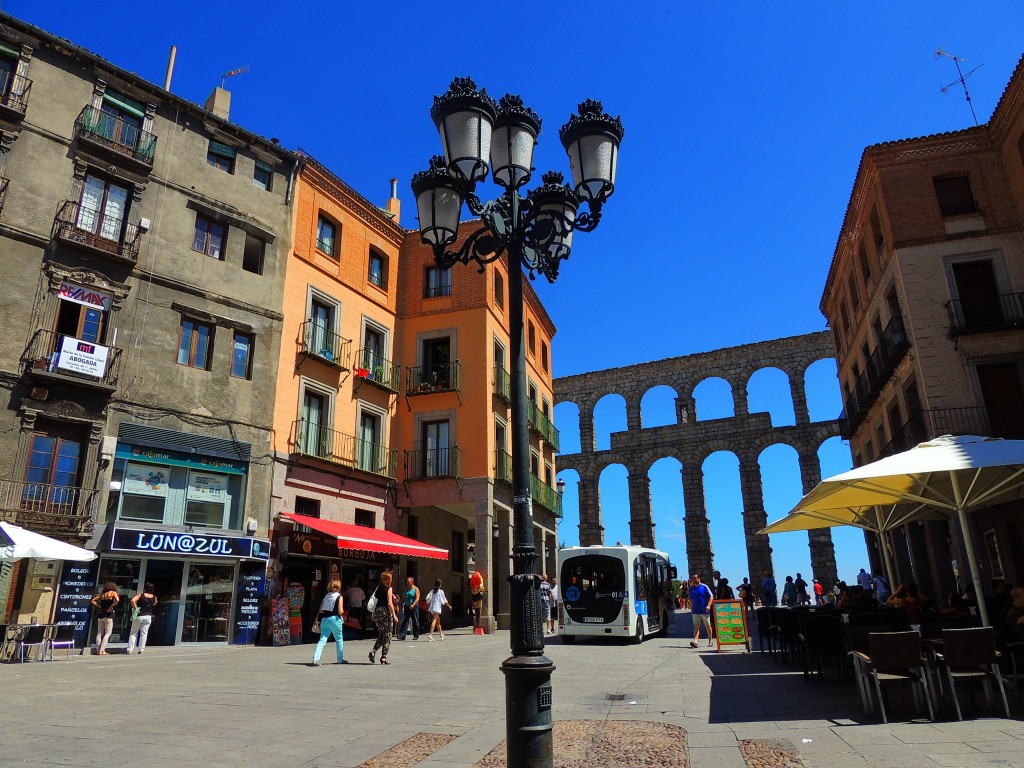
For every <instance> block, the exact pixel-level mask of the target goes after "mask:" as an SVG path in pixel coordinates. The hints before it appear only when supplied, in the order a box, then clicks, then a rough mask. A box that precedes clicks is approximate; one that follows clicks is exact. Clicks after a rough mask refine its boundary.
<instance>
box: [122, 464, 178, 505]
mask: <svg viewBox="0 0 1024 768" xmlns="http://www.w3.org/2000/svg"><path fill="white" fill-rule="evenodd" d="M170 474H171V473H170V470H167V469H162V468H158V467H154V466H151V465H149V464H127V465H126V466H125V469H124V478H123V479H122V480H121V490H122V491H123V492H124V493H134V494H137V495H139V496H160V497H163V498H166V496H167V481H168V480H170V479H171V477H170Z"/></svg>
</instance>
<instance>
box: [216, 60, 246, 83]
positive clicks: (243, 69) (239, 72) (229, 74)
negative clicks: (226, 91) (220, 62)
mask: <svg viewBox="0 0 1024 768" xmlns="http://www.w3.org/2000/svg"><path fill="white" fill-rule="evenodd" d="M248 71H249V65H248V64H246V65H245V66H244V67H239V68H238V69H232V70H231V71H230V72H225V73H224V74H223V75H221V76H220V87H221V88H223V87H224V83H225V81H226V80H227V79H228V78H229V77H235V76H236V75H244V74H245V73H247V72H248Z"/></svg>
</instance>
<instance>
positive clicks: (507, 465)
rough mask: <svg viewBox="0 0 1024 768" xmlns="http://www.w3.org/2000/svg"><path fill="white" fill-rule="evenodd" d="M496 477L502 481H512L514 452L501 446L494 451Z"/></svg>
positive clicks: (509, 482)
mask: <svg viewBox="0 0 1024 768" xmlns="http://www.w3.org/2000/svg"><path fill="white" fill-rule="evenodd" d="M494 479H495V480H497V481H498V482H500V483H508V484H510V485H511V483H512V454H510V453H509V452H508V451H506V450H502V449H501V448H499V449H498V450H496V451H495V452H494Z"/></svg>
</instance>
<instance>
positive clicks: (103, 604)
mask: <svg viewBox="0 0 1024 768" xmlns="http://www.w3.org/2000/svg"><path fill="white" fill-rule="evenodd" d="M120 602H121V596H120V595H119V594H118V592H117V584H115V583H114V582H112V581H108V582H107V583H106V584H104V585H103V591H102V592H100V593H99V594H98V595H96V597H94V598H93V599H92V600H90V601H89V603H90V604H91V605H92V607H93V608H95V609H96V653H97V654H99V655H100V656H108V655H109V654H108V653H107V641H108V640H110V636H111V635H112V634H113V633H114V609H115V608H117V604H118V603H120Z"/></svg>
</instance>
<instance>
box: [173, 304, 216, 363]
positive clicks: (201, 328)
mask: <svg viewBox="0 0 1024 768" xmlns="http://www.w3.org/2000/svg"><path fill="white" fill-rule="evenodd" d="M212 357H213V326H212V325H211V324H210V323H204V322H201V321H199V320H191V319H189V318H187V317H183V318H181V335H180V336H179V337H178V365H187V366H189V367H190V368H200V369H202V370H204V371H208V370H210V360H211V358H212Z"/></svg>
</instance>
